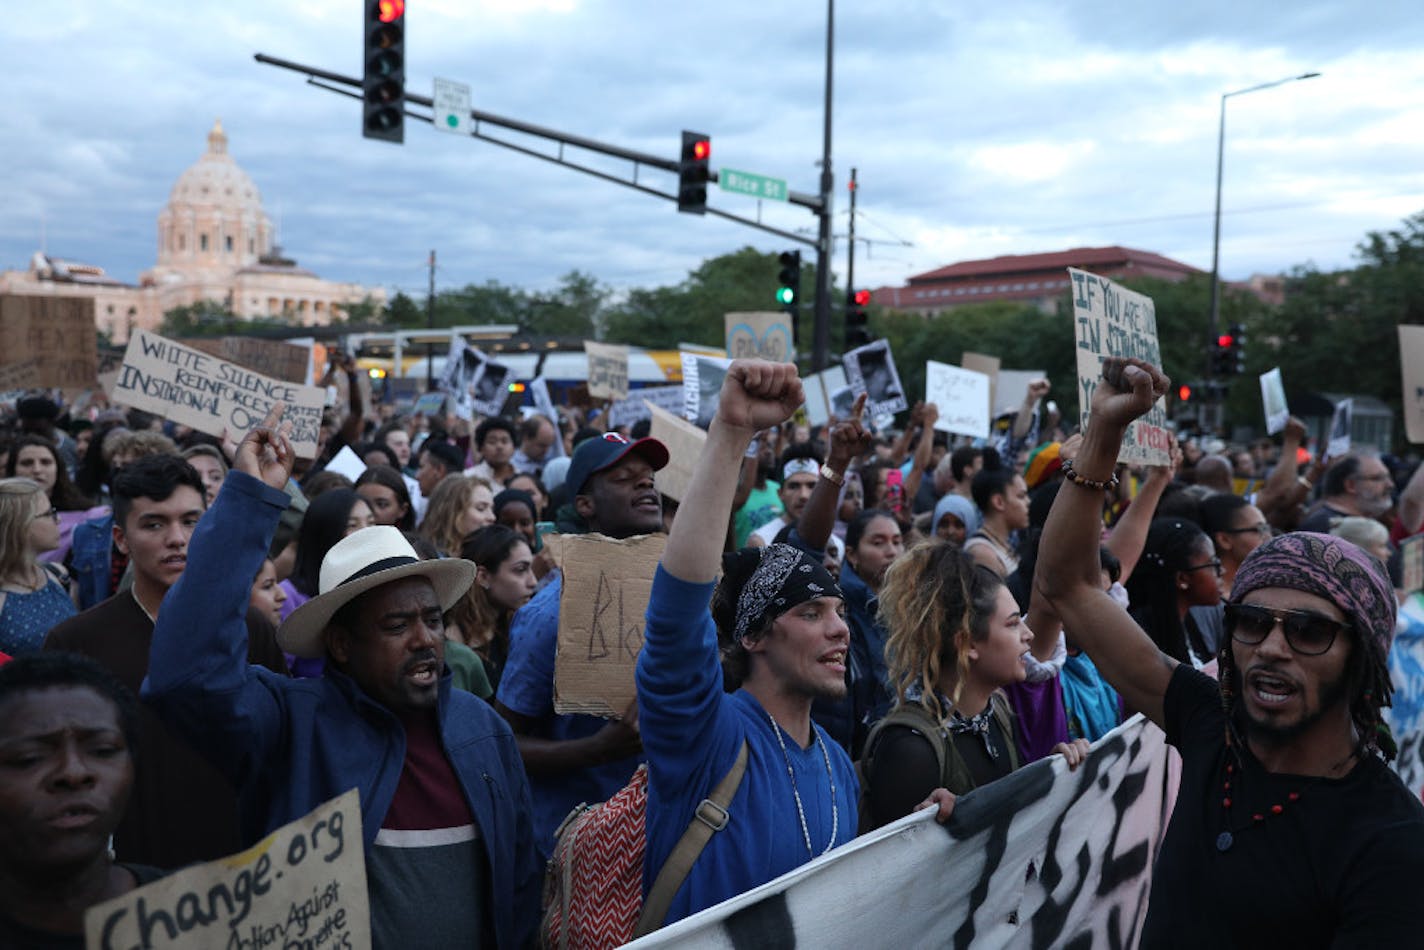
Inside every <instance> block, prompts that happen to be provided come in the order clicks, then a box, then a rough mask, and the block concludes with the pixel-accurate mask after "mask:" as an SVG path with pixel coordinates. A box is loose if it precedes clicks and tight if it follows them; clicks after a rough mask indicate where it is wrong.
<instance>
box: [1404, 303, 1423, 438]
mask: <svg viewBox="0 0 1424 950" xmlns="http://www.w3.org/2000/svg"><path fill="white" fill-rule="evenodd" d="M1399 370H1400V375H1401V383H1402V387H1401V389H1400V394H1401V395H1402V396H1403V397H1404V432H1405V435H1406V437H1407V438H1408V439H1409V441H1410V442H1415V443H1418V442H1424V327H1421V326H1414V325H1412V324H1411V325H1407V326H1406V325H1403V324H1401V325H1400V327H1399Z"/></svg>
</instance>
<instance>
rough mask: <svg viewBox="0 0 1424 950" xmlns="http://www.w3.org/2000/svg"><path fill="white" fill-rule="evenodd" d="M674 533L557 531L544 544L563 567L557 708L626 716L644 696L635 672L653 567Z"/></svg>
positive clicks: (556, 661)
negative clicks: (612, 534)
mask: <svg viewBox="0 0 1424 950" xmlns="http://www.w3.org/2000/svg"><path fill="white" fill-rule="evenodd" d="M666 543H667V535H664V534H646V535H640V536H638V537H635V538H626V539H624V540H621V541H620V540H615V539H613V538H609V537H605V536H604V535H601V534H551V535H546V536H545V538H544V544H545V545H547V546H548V547H549V550H550V552H551V554H552V555H553V557H554V560H555V561H556V562H557V563H558V564H559V568H560V570H562V571H563V575H564V580H563V585H564V586H563V590H562V592H561V593H560V595H559V643H558V648H557V651H556V652H555V654H554V711H555V712H557V713H559V714H560V715H563V714H566V713H584V714H586V715H590V716H605V717H614V716H621V715H623V712H624V711H625V710H626V709H627V708H628V704H629V703H631V702H632V701H633V697H634V696H635V695H637V690H636V688H635V686H634V683H633V673H634V670H635V669H636V667H637V664H638V653H639V651H641V650H642V649H643V628H644V626H645V625H646V619H645V615H646V614H647V611H648V595H649V594H650V593H651V592H652V589H653V572H654V571H655V570H656V569H657V566H658V560H659V559H660V558H661V557H662V556H663V546H664V545H665V544H666Z"/></svg>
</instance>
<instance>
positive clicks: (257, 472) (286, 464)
mask: <svg viewBox="0 0 1424 950" xmlns="http://www.w3.org/2000/svg"><path fill="white" fill-rule="evenodd" d="M286 411H287V404H286V403H284V402H276V403H273V404H272V408H271V409H269V410H267V416H266V418H264V419H263V420H262V424H261V425H259V426H257V427H255V428H254V429H252V431H250V432H248V433H247V435H245V436H243V439H242V442H240V443H239V444H238V446H237V453H236V455H235V456H234V457H233V460H232V467H233V468H235V469H237V470H238V471H239V472H243V473H245V474H248V475H251V476H252V477H253V478H256V479H260V480H261V481H263V482H266V483H267V484H268V485H270V486H272V487H273V488H276V489H278V490H282V489H284V488H286V486H287V479H289V478H291V477H292V463H293V462H294V461H296V455H295V454H294V453H293V452H292V443H291V441H290V440H289V438H288V437H289V436H290V435H291V434H292V424H291V423H290V422H283V421H282V415H283V413H285V412H286Z"/></svg>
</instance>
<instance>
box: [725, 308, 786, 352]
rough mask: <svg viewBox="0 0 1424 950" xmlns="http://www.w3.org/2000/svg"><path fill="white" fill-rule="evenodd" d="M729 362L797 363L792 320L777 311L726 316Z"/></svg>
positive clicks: (729, 314)
mask: <svg viewBox="0 0 1424 950" xmlns="http://www.w3.org/2000/svg"><path fill="white" fill-rule="evenodd" d="M723 319H724V321H725V323H726V330H727V357H728V359H734V360H740V359H759V360H771V361H772V362H773V363H785V362H786V361H788V360H791V359H794V358H795V356H796V348H795V347H794V346H793V345H792V343H791V318H790V317H789V316H788V315H787V314H785V313H778V312H775V311H760V310H759V311H752V312H746V313H728V314H726V315H724V318H723Z"/></svg>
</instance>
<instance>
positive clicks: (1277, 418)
mask: <svg viewBox="0 0 1424 950" xmlns="http://www.w3.org/2000/svg"><path fill="white" fill-rule="evenodd" d="M1261 405H1262V406H1264V407H1265V410H1266V432H1267V434H1269V435H1275V434H1276V433H1277V432H1280V431H1281V430H1282V429H1284V428H1285V427H1286V420H1287V419H1289V418H1290V407H1289V406H1288V405H1286V384H1285V383H1284V382H1283V381H1282V380H1281V368H1280V367H1279V366H1277V367H1276V368H1274V369H1271V370H1267V371H1266V372H1264V373H1262V374H1261Z"/></svg>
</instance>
